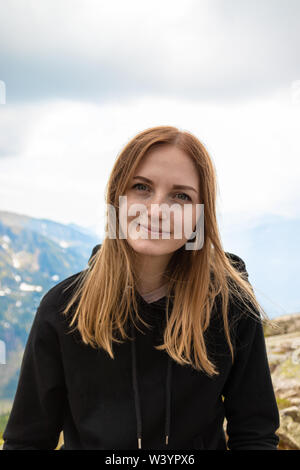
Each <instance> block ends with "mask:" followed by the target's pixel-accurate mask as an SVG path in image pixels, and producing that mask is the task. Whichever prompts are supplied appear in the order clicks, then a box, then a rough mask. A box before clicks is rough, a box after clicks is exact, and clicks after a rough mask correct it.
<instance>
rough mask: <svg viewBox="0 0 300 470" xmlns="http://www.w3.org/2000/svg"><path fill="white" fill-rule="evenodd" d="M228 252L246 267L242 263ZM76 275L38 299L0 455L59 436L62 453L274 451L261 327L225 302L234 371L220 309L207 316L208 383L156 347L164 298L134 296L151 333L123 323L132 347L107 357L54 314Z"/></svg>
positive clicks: (274, 418)
mask: <svg viewBox="0 0 300 470" xmlns="http://www.w3.org/2000/svg"><path fill="white" fill-rule="evenodd" d="M100 246H101V245H97V246H96V247H95V248H94V250H93V253H92V255H93V254H95V252H96V251H97V249H98V248H99V247H100ZM92 255H91V256H92ZM226 255H227V256H229V258H230V259H234V260H235V261H239V267H240V269H241V270H242V271H246V267H245V263H244V262H243V260H242V259H241V258H239V257H238V256H236V255H233V254H230V253H226ZM79 274H80V273H77V274H74V275H73V276H70V277H69V278H67V279H65V280H63V281H62V282H60V283H59V284H57V285H55V286H54V287H53V288H52V289H50V290H49V291H48V292H47V293H46V294H45V295H44V297H43V298H42V300H41V302H40V305H39V307H38V309H37V312H36V315H35V318H34V321H33V324H32V327H31V331H30V334H29V337H28V340H27V344H26V348H25V351H24V355H23V360H22V365H21V371H20V376H19V382H18V387H17V391H16V395H15V399H14V403H13V407H12V410H11V413H10V417H9V420H8V423H7V426H6V429H5V431H4V434H3V439H4V445H3V450H13V449H55V448H56V446H57V443H58V438H59V433H60V431H62V430H63V433H64V449H66V450H68V449H108V450H125V449H138V448H142V449H165V450H167V449H208V450H219V449H220V450H226V447H227V448H228V449H230V450H254V449H270V450H274V449H276V448H277V445H278V441H279V438H278V437H277V435H276V434H275V431H276V430H277V428H278V427H279V414H278V408H277V405H276V400H275V396H274V391H273V386H272V381H271V376H270V370H269V366H268V360H267V354H266V347H265V340H264V335H263V328H262V324H261V321H259V320H256V319H254V317H253V316H251V315H249V314H243V312H242V311H241V309H239V308H238V307H237V305H236V304H234V305H231V307H230V318H231V319H232V325H233V327H234V328H233V336H232V337H233V341H234V346H235V353H236V358H235V361H234V364H233V365H232V363H231V356H230V351H229V348H228V345H227V342H226V339H225V336H224V330H223V323H222V319H221V314H220V309H219V308H216V309H215V310H214V313H213V314H212V318H211V322H210V326H209V328H208V330H207V331H206V334H205V340H206V345H207V350H208V354H209V357H210V359H212V360H213V362H214V363H215V364H216V366H217V368H218V370H219V375H218V376H213V377H209V376H208V375H207V374H205V373H204V372H199V371H196V370H195V369H193V368H192V367H191V366H189V365H185V366H182V365H179V364H178V363H177V362H175V361H174V360H173V359H171V358H170V357H169V356H168V354H167V353H166V352H165V351H158V350H156V349H155V348H154V346H155V345H158V344H161V341H162V338H163V331H164V326H165V322H166V319H165V307H166V297H163V298H161V299H159V300H157V301H155V302H152V303H150V304H147V302H146V301H145V300H144V299H143V297H141V296H140V295H139V294H138V293H137V300H138V305H139V313H140V315H141V316H142V318H144V319H145V320H146V321H147V323H150V325H151V328H150V329H149V328H148V329H147V328H146V327H145V326H143V324H142V323H138V325H139V327H140V329H142V332H140V331H139V330H137V329H135V328H132V327H130V330H129V333H130V332H131V333H132V336H134V337H135V341H130V340H127V341H125V342H124V343H123V344H117V343H113V351H114V354H115V359H111V358H110V356H109V355H108V353H107V352H106V351H104V350H103V349H100V348H98V349H94V348H92V347H91V346H89V345H85V344H84V343H83V342H82V341H81V337H80V334H79V332H78V331H75V332H73V333H71V334H70V329H69V328H68V321H67V319H66V317H64V316H63V315H62V314H61V313H60V311H61V309H62V308H63V307H64V306H65V305H66V302H67V301H68V300H69V299H70V295H71V293H72V288H71V289H67V290H66V291H64V289H65V288H66V287H68V286H70V284H71V283H72V282H74V281H75V283H74V284H73V285H74V286H75V285H76V280H77V279H78V277H79ZM224 418H226V421H227V436H228V441H227V444H226V438H225V433H224V430H223V429H224ZM226 421H225V423H226Z"/></svg>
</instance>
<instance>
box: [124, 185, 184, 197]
mask: <svg viewBox="0 0 300 470" xmlns="http://www.w3.org/2000/svg"><path fill="white" fill-rule="evenodd" d="M140 186H144V188H148V186H147V184H143V183H136V184H135V185H134V186H132V189H138V190H140V189H139V188H138V187H140ZM142 191H143V189H142ZM178 194H180V195H181V196H185V197H186V198H187V199H183V200H185V201H186V200H188V201H191V200H192V199H191V198H190V196H189V195H188V194H185V193H176V196H177V195H178ZM179 199H182V198H179Z"/></svg>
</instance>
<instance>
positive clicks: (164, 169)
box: [120, 145, 200, 255]
mask: <svg viewBox="0 0 300 470" xmlns="http://www.w3.org/2000/svg"><path fill="white" fill-rule="evenodd" d="M179 185H181V186H182V187H180V188H178V187H176V186H179ZM174 186H175V187H174ZM125 196H126V198H125V200H126V206H123V209H121V211H120V212H121V213H122V215H121V217H120V219H121V220H120V224H121V228H122V232H123V234H124V236H125V238H126V239H127V241H128V243H129V244H130V245H131V247H132V248H133V249H134V250H135V251H136V252H138V253H141V254H147V255H163V254H167V253H172V252H174V251H176V250H178V249H179V248H180V247H181V246H183V245H184V244H185V243H186V242H187V240H188V239H189V238H190V236H191V233H192V232H193V230H195V228H196V222H197V220H198V213H196V204H200V195H199V176H198V173H197V171H196V168H195V164H194V162H193V161H192V159H191V158H190V157H189V156H188V155H187V154H185V153H184V152H183V151H182V150H180V149H178V148H177V147H174V146H170V145H168V146H161V147H159V148H156V149H153V150H151V151H149V152H148V154H147V155H145V157H144V159H143V160H142V161H141V162H140V164H139V165H138V167H137V169H136V171H135V173H134V175H133V177H132V179H131V181H130V182H129V185H128V188H127V190H126V193H125ZM188 206H189V207H188ZM172 208H173V210H172ZM184 214H185V215H184ZM125 222H126V223H127V230H126V224H125ZM151 228H152V231H150V229H151ZM148 229H149V230H148ZM175 236H176V238H175ZM178 237H179V238H178Z"/></svg>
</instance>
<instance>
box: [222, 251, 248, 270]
mask: <svg viewBox="0 0 300 470" xmlns="http://www.w3.org/2000/svg"><path fill="white" fill-rule="evenodd" d="M225 255H226V256H227V258H228V259H229V261H230V263H231V264H232V266H233V267H234V268H236V269H237V270H238V271H240V272H244V273H246V274H247V276H248V273H247V269H246V263H245V261H244V260H243V259H242V258H241V257H240V256H238V255H237V254H236V253H230V252H228V251H225Z"/></svg>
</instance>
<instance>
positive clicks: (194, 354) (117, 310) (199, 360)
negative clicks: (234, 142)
mask: <svg viewBox="0 0 300 470" xmlns="http://www.w3.org/2000/svg"><path fill="white" fill-rule="evenodd" d="M156 145H173V146H176V147H178V148H179V149H181V150H183V151H184V152H185V153H186V154H187V155H189V156H190V158H191V159H192V160H193V161H194V163H195V164H196V168H197V171H198V174H199V178H200V185H199V190H200V196H201V202H202V203H203V204H204V208H205V213H204V225H205V240H204V244H203V247H202V248H201V249H200V250H185V249H184V246H183V247H181V248H180V249H179V250H177V251H175V252H174V254H173V256H172V259H171V262H170V263H169V265H168V267H167V269H166V273H167V274H166V276H167V277H168V280H169V283H168V284H169V287H168V294H167V303H166V317H167V319H168V320H167V322H166V328H165V331H164V337H163V340H164V341H163V344H161V345H159V346H156V348H157V349H158V350H166V352H167V353H168V354H169V355H170V356H171V357H172V358H173V360H174V361H176V362H177V363H179V364H181V365H184V364H189V365H191V366H192V367H193V368H194V369H196V370H202V371H204V372H205V373H207V374H208V375H210V376H212V375H215V374H218V373H219V372H218V370H217V369H216V366H215V364H214V363H213V362H212V361H211V360H210V359H209V358H208V352H207V347H206V346H207V345H206V344H205V339H204V333H205V331H206V330H207V328H208V326H209V324H210V319H211V314H212V309H213V306H214V305H215V302H216V300H217V298H218V299H219V300H221V303H220V305H221V312H222V319H223V325H224V333H225V337H226V340H227V343H228V346H229V349H230V353H231V357H232V361H233V360H234V348H233V343H232V338H231V325H230V322H229V315H228V311H229V306H230V300H231V299H233V298H234V299H237V300H238V301H240V302H241V304H240V305H241V306H242V308H241V310H242V311H243V312H248V313H249V312H250V311H251V312H252V313H253V314H254V315H255V316H256V317H257V318H259V319H261V316H262V317H264V318H265V319H267V315H266V313H265V312H264V310H263V309H262V308H261V306H260V305H259V303H258V301H257V299H256V297H255V294H254V291H253V288H252V286H251V284H250V283H249V282H248V280H247V276H246V273H245V270H244V268H245V265H244V264H243V265H242V266H241V264H240V263H237V264H236V262H235V261H234V259H230V260H229V259H228V256H227V255H226V253H225V252H224V250H223V248H222V243H221V240H220V234H219V230H218V224H217V218H216V192H217V183H216V175H215V170H214V166H213V163H212V160H211V158H210V156H209V154H208V152H207V150H206V149H205V147H204V145H203V144H202V143H201V142H200V141H199V140H198V139H197V138H196V137H195V136H193V135H192V134H191V133H189V132H186V131H181V130H179V129H177V128H175V127H171V126H159V127H154V128H150V129H146V130H144V131H143V132H140V133H139V134H138V135H136V136H135V137H134V138H132V139H131V140H130V141H129V142H128V143H127V145H126V146H125V147H124V149H123V150H122V151H121V153H120V154H119V156H118V158H117V160H116V162H115V164H114V166H113V169H112V172H111V175H110V178H109V181H108V184H107V189H106V204H111V205H112V206H113V207H114V208H115V210H116V233H119V217H118V216H119V196H120V195H124V194H125V192H126V189H127V187H128V184H129V181H130V179H131V178H132V176H133V174H134V171H135V168H136V167H137V165H138V164H139V163H140V161H141V160H142V158H143V157H144V156H145V154H146V153H147V151H148V150H150V149H153V147H154V146H156ZM110 223H111V220H109V212H108V215H107V221H106V233H107V232H108V227H109V226H110ZM240 261H241V260H240ZM134 266H135V252H134V250H133V249H132V248H131V247H130V245H129V244H128V242H127V240H126V239H119V238H118V237H117V238H109V237H108V236H107V235H106V237H105V238H104V240H103V243H102V245H101V247H100V249H99V250H98V251H97V252H96V254H95V255H94V256H93V257H92V258H91V260H90V263H89V267H88V268H87V269H85V270H83V271H82V272H81V273H80V279H79V282H78V285H77V287H76V290H75V292H74V293H73V295H72V298H71V300H70V301H69V302H68V304H67V306H66V308H65V309H64V310H63V313H64V314H67V313H68V312H70V311H71V307H72V306H74V308H73V309H74V312H73V314H72V318H71V321H70V326H74V330H75V329H77V330H78V331H79V332H80V334H81V338H82V340H83V342H84V343H85V344H89V345H90V346H92V347H94V348H98V347H101V348H103V349H104V350H106V351H107V352H108V354H109V356H110V357H111V358H112V359H114V353H113V348H112V343H113V342H117V343H122V342H123V340H127V339H128V338H129V336H128V335H127V333H126V328H125V325H126V322H127V320H128V319H129V318H130V319H131V321H133V322H134V323H135V321H134V314H133V312H132V309H133V311H134V313H135V314H136V317H137V318H138V319H139V320H140V321H142V323H144V324H145V325H147V323H145V322H144V321H143V319H141V318H140V316H139V314H138V306H137V297H136V273H135V269H134ZM77 281H78V280H77ZM69 287H70V286H69ZM171 301H172V309H170V305H171V303H170V302H171ZM115 333H117V334H118V335H120V336H119V338H118V337H117V335H115ZM192 345H193V347H192Z"/></svg>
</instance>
